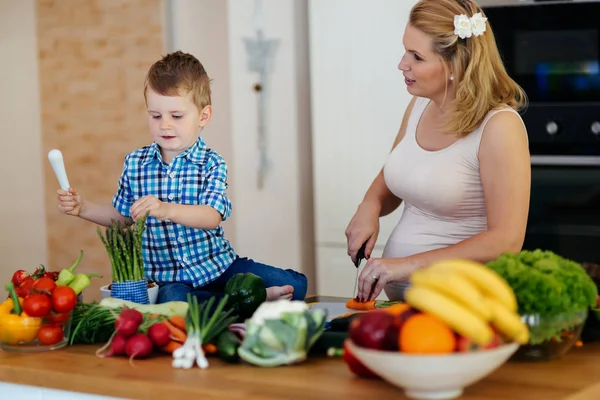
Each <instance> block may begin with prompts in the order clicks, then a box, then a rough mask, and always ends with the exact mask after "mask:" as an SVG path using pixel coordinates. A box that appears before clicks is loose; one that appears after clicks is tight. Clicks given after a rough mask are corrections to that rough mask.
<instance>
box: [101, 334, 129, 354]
mask: <svg viewBox="0 0 600 400" xmlns="http://www.w3.org/2000/svg"><path fill="white" fill-rule="evenodd" d="M125 343H127V339H126V338H125V337H124V336H121V335H115V337H113V340H112V342H110V350H109V351H108V353H106V355H105V357H112V356H120V355H123V354H125Z"/></svg>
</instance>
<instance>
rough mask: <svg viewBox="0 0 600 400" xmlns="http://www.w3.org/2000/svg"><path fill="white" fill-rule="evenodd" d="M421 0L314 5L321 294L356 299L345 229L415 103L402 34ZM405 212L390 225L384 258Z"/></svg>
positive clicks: (385, 229)
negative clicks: (406, 79)
mask: <svg viewBox="0 0 600 400" xmlns="http://www.w3.org/2000/svg"><path fill="white" fill-rule="evenodd" d="M414 3H416V0H403V1H398V0H378V1H370V2H365V1H360V0H327V1H323V0H310V2H309V24H310V25H309V35H310V36H309V39H310V77H311V114H312V146H313V183H314V212H315V246H316V249H317V257H316V258H317V260H316V277H317V288H318V293H320V294H323V295H343V296H350V295H351V292H352V289H353V287H354V276H355V275H354V274H355V271H354V267H353V265H352V262H351V260H350V258H349V257H348V256H347V255H346V238H345V236H344V231H345V229H346V226H347V224H348V222H349V221H350V218H351V217H352V215H353V214H354V212H355V210H356V207H357V205H358V204H359V203H360V201H361V200H362V198H363V196H364V194H365V192H366V190H367V188H368V187H369V185H370V184H371V182H372V180H373V179H374V178H375V176H376V175H377V173H378V172H379V170H380V169H381V167H382V166H383V164H384V162H385V159H386V157H387V155H388V153H389V151H390V149H391V145H392V143H393V141H394V138H395V136H396V134H397V132H398V128H399V127H400V123H401V121H402V116H403V113H404V110H405V108H406V106H407V105H408V103H409V101H410V95H409V94H408V92H407V91H406V87H405V84H404V78H403V75H402V72H400V71H399V70H398V69H397V66H398V63H399V62H400V59H401V57H402V54H403V53H404V48H403V45H402V36H403V34H404V28H405V26H406V22H407V19H408V15H409V12H410V9H411V7H412V6H413V5H414ZM400 213H401V209H399V210H397V211H396V212H394V213H393V214H391V215H390V216H387V217H386V218H384V219H382V221H381V232H380V235H379V240H378V251H379V253H380V252H381V250H382V248H383V246H384V245H385V242H386V240H387V238H388V236H389V235H390V233H391V231H392V229H393V228H394V226H395V225H396V223H397V221H398V218H399V216H400Z"/></svg>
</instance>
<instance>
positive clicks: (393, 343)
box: [383, 307, 420, 351]
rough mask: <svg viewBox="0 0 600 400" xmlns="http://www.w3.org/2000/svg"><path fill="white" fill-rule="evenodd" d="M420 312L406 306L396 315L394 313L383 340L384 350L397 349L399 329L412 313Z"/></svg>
mask: <svg viewBox="0 0 600 400" xmlns="http://www.w3.org/2000/svg"><path fill="white" fill-rule="evenodd" d="M418 313H420V311H419V310H417V309H414V308H412V307H411V308H408V309H406V310H405V311H402V312H401V313H400V314H398V315H394V317H393V320H392V326H391V327H390V329H388V331H387V334H386V336H385V339H384V341H383V349H384V350H392V351H398V350H400V348H399V347H398V337H399V336H400V330H401V329H402V326H403V325H404V323H405V322H406V321H407V320H408V319H409V318H410V317H412V316H413V315H415V314H418Z"/></svg>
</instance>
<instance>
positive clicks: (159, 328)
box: [148, 322, 171, 347]
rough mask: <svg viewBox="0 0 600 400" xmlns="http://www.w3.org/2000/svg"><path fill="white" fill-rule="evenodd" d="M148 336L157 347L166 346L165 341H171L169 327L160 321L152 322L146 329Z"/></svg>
mask: <svg viewBox="0 0 600 400" xmlns="http://www.w3.org/2000/svg"><path fill="white" fill-rule="evenodd" d="M148 336H149V337H150V339H151V340H152V343H154V345H155V346H157V347H163V346H166V345H167V343H169V342H170V341H171V337H170V335H169V328H167V326H166V325H165V324H163V323H162V322H158V323H156V324H153V325H152V326H151V327H150V329H148Z"/></svg>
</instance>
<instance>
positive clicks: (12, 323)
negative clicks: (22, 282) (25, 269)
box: [0, 282, 42, 346]
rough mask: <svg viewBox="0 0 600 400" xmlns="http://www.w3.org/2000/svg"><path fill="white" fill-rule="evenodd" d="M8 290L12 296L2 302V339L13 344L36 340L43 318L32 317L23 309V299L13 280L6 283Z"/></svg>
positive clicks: (0, 325) (0, 338) (3, 341)
mask: <svg viewBox="0 0 600 400" xmlns="http://www.w3.org/2000/svg"><path fill="white" fill-rule="evenodd" d="M6 290H8V292H9V293H10V296H11V298H10V299H7V300H5V301H4V302H3V303H2V304H0V341H1V342H2V343H5V344H8V345H13V346H14V345H17V344H20V343H29V342H32V341H34V340H35V337H36V336H37V333H38V330H39V329H40V326H41V324H42V319H41V318H32V317H30V316H28V315H27V314H25V313H24V312H23V311H22V308H21V303H22V301H23V300H22V299H20V298H18V297H17V294H16V292H15V287H14V285H13V284H12V282H10V283H8V284H7V285H6ZM15 303H16V306H15Z"/></svg>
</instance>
